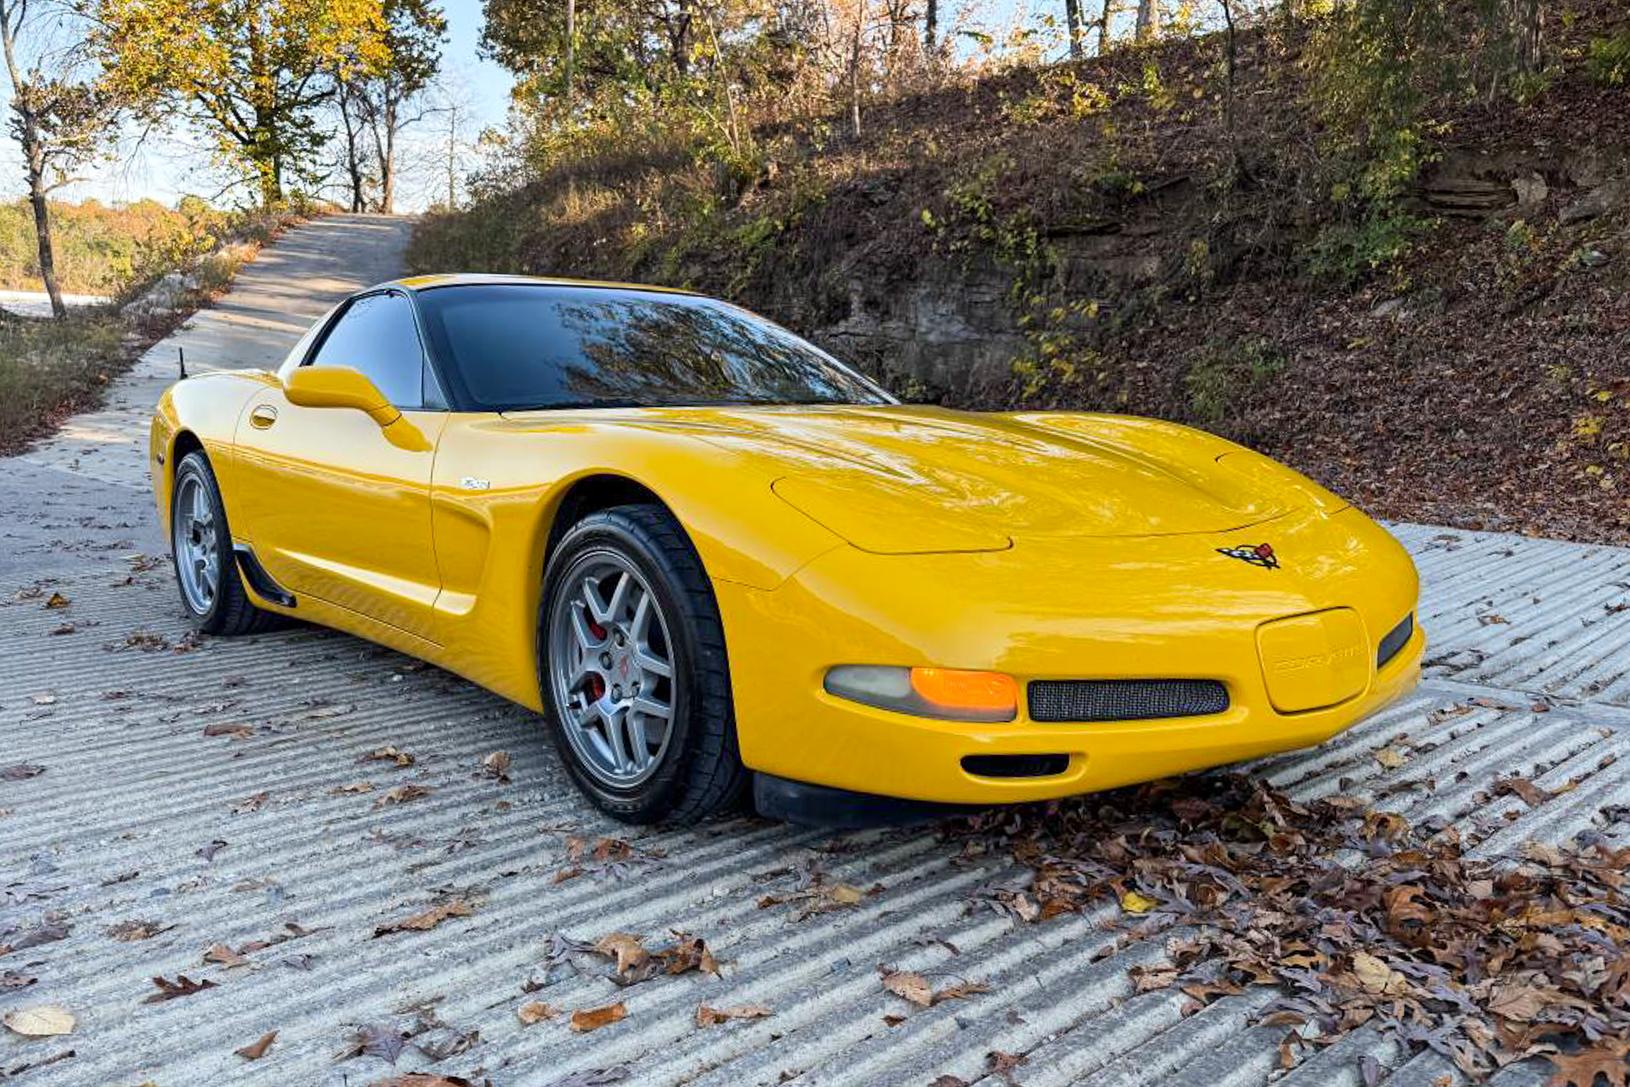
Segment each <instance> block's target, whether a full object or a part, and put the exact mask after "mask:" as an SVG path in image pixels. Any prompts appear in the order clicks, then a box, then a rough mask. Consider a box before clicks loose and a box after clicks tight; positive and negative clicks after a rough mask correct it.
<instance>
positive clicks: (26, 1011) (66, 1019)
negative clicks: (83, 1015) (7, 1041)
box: [0, 1004, 74, 1038]
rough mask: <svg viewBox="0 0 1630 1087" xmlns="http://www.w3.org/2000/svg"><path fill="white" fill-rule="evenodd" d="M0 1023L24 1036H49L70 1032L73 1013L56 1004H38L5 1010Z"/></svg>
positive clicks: (72, 1028) (71, 1031) (72, 1025)
mask: <svg viewBox="0 0 1630 1087" xmlns="http://www.w3.org/2000/svg"><path fill="white" fill-rule="evenodd" d="M0 1023H4V1024H5V1025H6V1028H7V1029H8V1030H11V1031H13V1032H14V1033H17V1034H21V1035H22V1036H23V1037H25V1038H50V1037H54V1036H56V1035H59V1034H72V1033H73V1030H74V1017H73V1014H72V1013H71V1012H69V1011H68V1009H67V1008H64V1007H62V1006H60V1005H57V1004H38V1005H35V1006H34V1007H32V1008H19V1009H17V1010H16V1011H14V1012H7V1013H6V1014H5V1017H4V1018H0Z"/></svg>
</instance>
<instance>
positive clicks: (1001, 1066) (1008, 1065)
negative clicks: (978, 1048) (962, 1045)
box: [985, 1049, 1030, 1085]
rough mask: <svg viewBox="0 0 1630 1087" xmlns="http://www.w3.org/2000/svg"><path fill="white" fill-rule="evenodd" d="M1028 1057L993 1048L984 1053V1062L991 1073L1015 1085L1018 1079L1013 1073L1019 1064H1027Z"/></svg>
mask: <svg viewBox="0 0 1630 1087" xmlns="http://www.w3.org/2000/svg"><path fill="white" fill-rule="evenodd" d="M1029 1061H1030V1058H1029V1057H1026V1056H1025V1055H1024V1054H1023V1053H1004V1052H1002V1051H1001V1050H1000V1049H993V1050H991V1051H990V1052H989V1053H986V1054H985V1064H986V1065H987V1066H989V1068H990V1070H991V1073H992V1074H993V1075H997V1076H1001V1077H1002V1079H1004V1080H1005V1081H1007V1083H1008V1084H1010V1085H1016V1084H1017V1083H1018V1080H1016V1079H1014V1078H1013V1073H1014V1071H1015V1070H1017V1069H1018V1067H1019V1066H1020V1065H1021V1064H1028V1063H1029Z"/></svg>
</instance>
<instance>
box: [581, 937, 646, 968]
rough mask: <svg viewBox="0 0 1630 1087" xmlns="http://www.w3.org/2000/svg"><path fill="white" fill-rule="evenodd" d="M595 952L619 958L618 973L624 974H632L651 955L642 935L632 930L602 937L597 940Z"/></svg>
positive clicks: (611, 957)
mask: <svg viewBox="0 0 1630 1087" xmlns="http://www.w3.org/2000/svg"><path fill="white" fill-rule="evenodd" d="M594 953H595V954H597V955H604V956H606V957H607V958H610V959H615V960H617V966H616V969H617V973H619V974H623V975H629V974H632V973H633V972H634V971H635V970H638V969H639V968H640V967H641V966H644V965H645V963H646V960H648V959H649V958H650V957H651V953H650V952H649V951H647V950H645V946H644V944H643V943H642V942H641V939H640V937H638V936H635V935H634V934H633V933H631V932H612V933H608V934H607V935H605V936H602V937H600V939H599V940H597V941H595V944H594Z"/></svg>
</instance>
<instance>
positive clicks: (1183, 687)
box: [1030, 679, 1228, 721]
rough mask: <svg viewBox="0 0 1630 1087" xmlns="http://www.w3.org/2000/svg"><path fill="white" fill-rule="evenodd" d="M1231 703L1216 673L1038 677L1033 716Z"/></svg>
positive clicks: (1196, 713)
mask: <svg viewBox="0 0 1630 1087" xmlns="http://www.w3.org/2000/svg"><path fill="white" fill-rule="evenodd" d="M1227 708H1228V688H1226V687H1224V686H1223V685H1222V684H1221V683H1218V682H1217V681H1216V680H1214V679H1038V680H1036V681H1035V682H1033V683H1031V684H1030V719H1031V720H1032V721H1146V720H1150V719H1152V718H1157V717H1203V716H1205V715H1207V714H1212V713H1221V712H1223V711H1224V710H1226V709H1227Z"/></svg>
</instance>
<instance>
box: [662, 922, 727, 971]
mask: <svg viewBox="0 0 1630 1087" xmlns="http://www.w3.org/2000/svg"><path fill="white" fill-rule="evenodd" d="M674 937H675V943H674V945H673V946H672V947H669V948H665V949H663V950H661V951H658V952H656V956H655V957H656V958H657V959H659V960H660V961H661V962H662V968H663V969H664V970H665V971H667V972H668V973H670V974H683V973H686V972H687V971H690V970H700V971H701V972H702V973H704V974H712V975H713V976H714V977H718V976H719V963H718V961H717V960H716V959H714V957H713V952H711V951H709V950H708V949H707V944H706V943H705V942H704V941H703V940H702V938H701V937H700V936H692V935H690V934H689V933H685V932H676V933H674Z"/></svg>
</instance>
